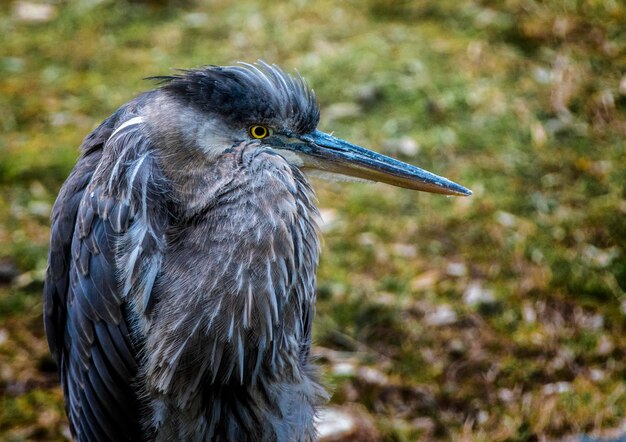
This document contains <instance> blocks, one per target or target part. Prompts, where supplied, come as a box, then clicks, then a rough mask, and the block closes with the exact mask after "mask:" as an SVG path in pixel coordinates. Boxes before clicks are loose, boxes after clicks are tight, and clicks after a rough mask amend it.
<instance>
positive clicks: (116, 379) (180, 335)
mask: <svg viewBox="0 0 626 442" xmlns="http://www.w3.org/2000/svg"><path fill="white" fill-rule="evenodd" d="M158 79H159V80H160V81H162V85H161V86H160V87H159V88H158V89H156V90H153V91H150V92H147V93H145V94H143V95H141V96H139V97H138V98H136V99H135V100H133V101H131V102H130V103H128V104H126V105H124V106H123V107H122V108H120V109H119V110H118V111H117V112H115V113H114V114H113V115H112V116H111V117H109V118H108V119H107V120H105V121H104V122H103V123H102V124H101V125H100V126H99V127H98V128H97V129H96V130H95V131H94V132H93V133H91V134H90V135H89V136H88V137H87V138H86V139H85V141H84V142H83V145H82V148H81V157H80V159H79V160H78V162H77V164H76V166H75V167H74V169H73V171H72V172H71V174H70V176H69V178H68V179H67V181H66V182H65V184H64V185H63V187H62V189H61V191H60V193H59V197H58V199H57V201H56V203H55V206H54V209H53V213H52V231H51V244H50V254H49V267H48V272H47V276H46V283H45V289H44V290H45V299H44V309H45V314H44V319H45V328H46V334H47V337H48V342H49V346H50V349H51V351H52V354H53V356H54V357H55V359H56V361H57V363H58V366H59V372H60V377H61V384H62V386H63V393H64V396H65V401H66V409H67V413H68V417H69V421H70V428H71V431H72V434H73V435H74V437H75V438H76V439H77V440H81V441H100V440H102V441H104V440H111V441H122V440H159V441H171V440H198V441H204V440H219V441H221V440H224V441H226V440H228V441H234V440H237V441H240V440H241V441H246V440H250V441H257V440H258V441H266V440H267V441H299V440H301V441H308V440H314V439H315V429H314V426H313V417H314V415H315V410H316V407H318V406H319V405H320V404H322V403H323V402H324V401H325V399H326V393H325V392H324V390H323V389H322V388H321V386H320V385H319V384H318V382H317V380H316V370H315V368H314V366H313V365H311V363H310V361H309V351H310V346H311V325H312V320H313V315H314V306H315V273H316V269H317V262H318V254H319V242H318V232H317V225H316V220H317V217H318V212H317V209H316V208H315V206H314V202H313V201H314V194H313V191H312V190H311V188H310V186H309V184H308V182H307V179H306V178H305V175H304V174H303V172H306V171H307V170H309V169H322V170H326V171H327V172H329V173H332V174H337V173H347V174H349V175H352V176H355V177H361V178H363V177H364V176H363V174H364V172H363V168H369V169H368V170H370V171H371V172H367V173H371V178H373V179H377V180H381V181H385V182H390V183H391V184H395V185H402V186H405V187H412V188H416V189H419V190H430V191H440V193H453V194H463V193H464V192H467V191H466V189H464V188H462V187H461V186H458V185H456V184H454V183H451V182H449V181H447V180H445V179H444V178H441V177H437V176H435V175H432V174H428V173H427V172H425V171H421V170H420V169H417V168H413V166H408V165H404V164H403V163H399V162H397V161H395V160H391V159H387V158H386V157H382V156H380V155H378V154H375V153H373V152H369V151H365V150H364V149H362V148H359V147H358V146H353V145H349V143H346V142H343V141H342V140H338V139H335V138H332V137H330V136H328V135H326V134H323V133H321V132H319V131H317V130H316V129H315V128H316V126H317V122H318V120H319V111H318V107H317V104H316V103H315V97H314V95H313V93H312V92H311V91H310V90H309V89H308V88H307V86H306V84H305V83H304V82H303V81H302V80H301V79H300V78H299V77H297V78H294V77H292V76H290V75H287V74H285V73H283V72H282V71H281V70H280V69H278V68H276V67H275V66H269V65H266V64H264V63H260V64H259V65H240V66H234V67H208V68H203V69H198V70H192V71H183V72H181V73H180V74H179V75H176V76H172V77H158ZM255 125H261V126H262V127H264V128H267V136H265V137H263V139H261V140H255V139H254V137H252V136H251V129H250V128H251V127H254V126H255ZM324 143H326V144H324ZM342 149H343V150H342ZM359 149H360V150H359ZM324 155H326V157H325V156H324ZM341 155H343V157H341V158H340V159H341V160H342V161H343V160H346V159H347V160H349V161H350V162H356V163H358V162H359V161H360V163H359V164H360V166H359V167H360V168H359V169H358V170H357V169H355V170H356V172H355V171H352V169H350V170H347V169H346V170H343V169H341V167H343V166H341V164H340V163H339V162H338V161H339V160H338V159H337V158H338V156H341ZM324 165H327V166H324ZM340 166H341V167H340ZM350 167H352V166H350ZM416 171H418V172H419V173H418V172H416ZM383 173H386V174H388V175H389V177H390V178H386V176H387V175H383ZM424 174H427V175H424ZM366 177H370V176H369V175H368V176H366ZM433 177H435V178H433ZM414 183H417V184H414ZM454 186H456V187H454ZM433 188H436V189H440V190H433ZM441 189H443V190H441Z"/></svg>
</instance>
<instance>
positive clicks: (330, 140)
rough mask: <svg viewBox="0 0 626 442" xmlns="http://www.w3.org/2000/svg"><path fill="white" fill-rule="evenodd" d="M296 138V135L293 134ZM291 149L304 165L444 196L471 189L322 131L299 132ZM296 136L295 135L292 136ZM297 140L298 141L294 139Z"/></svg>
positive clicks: (466, 191) (285, 146)
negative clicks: (301, 133) (300, 133)
mask: <svg viewBox="0 0 626 442" xmlns="http://www.w3.org/2000/svg"><path fill="white" fill-rule="evenodd" d="M292 137H294V136H292ZM295 137H296V138H297V139H298V140H297V142H293V143H286V144H285V145H284V147H283V146H280V147H278V146H277V148H279V149H281V148H282V149H288V150H291V151H293V152H294V153H296V154H298V157H300V158H301V159H302V160H303V161H304V165H303V167H304V168H313V169H318V170H324V171H328V172H331V173H335V174H340V175H347V176H351V177H356V178H361V179H366V180H371V181H379V182H381V183H387V184H391V185H393V186H398V187H405V188H407V189H413V190H421V191H424V192H432V193H441V194H444V195H462V196H468V195H471V194H472V191H471V190H469V189H466V188H465V187H463V186H460V185H459V184H456V183H454V182H452V181H450V180H448V179H447V178H444V177H440V176H438V175H435V174H433V173H430V172H428V171H426V170H423V169H420V168H419V167H415V166H412V165H410V164H406V163H403V162H402V161H398V160H395V159H393V158H390V157H387V156H385V155H381V154H379V153H376V152H372V151H371V150H368V149H364V148H362V147H359V146H356V145H354V144H351V143H348V142H347V141H344V140H341V139H339V138H336V137H333V136H332V135H328V134H326V133H324V132H321V131H319V130H316V131H313V132H311V133H308V134H306V135H296V136H295ZM292 139H293V138H292ZM294 141H295V140H294Z"/></svg>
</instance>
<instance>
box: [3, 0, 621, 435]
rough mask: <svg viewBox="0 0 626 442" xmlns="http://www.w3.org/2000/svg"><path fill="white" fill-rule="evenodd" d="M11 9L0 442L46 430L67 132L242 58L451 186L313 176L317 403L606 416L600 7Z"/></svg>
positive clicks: (608, 250)
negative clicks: (322, 398) (43, 12)
mask: <svg viewBox="0 0 626 442" xmlns="http://www.w3.org/2000/svg"><path fill="white" fill-rule="evenodd" d="M24 4H25V3H24V2H15V1H14V2H8V3H7V2H5V3H2V5H1V6H0V33H1V35H2V36H3V38H2V44H1V47H0V76H1V79H0V97H1V98H2V106H0V127H1V131H0V264H2V266H1V267H2V268H3V269H4V270H3V272H4V273H3V275H5V282H4V283H3V284H2V285H0V439H2V440H25V439H57V438H61V437H62V434H63V431H64V426H65V425H66V424H65V420H64V419H65V418H64V414H63V407H62V395H61V394H60V390H59V388H58V386H57V382H56V377H55V373H54V366H53V363H52V361H51V360H50V358H49V356H48V353H47V347H46V343H45V339H44V336H43V330H42V320H41V309H42V301H41V289H42V283H43V282H42V281H43V273H44V270H45V266H46V250H47V241H48V233H49V223H48V214H49V210H50V207H51V205H52V203H53V201H54V198H55V195H56V192H57V191H58V188H59V187H60V185H61V183H62V182H63V180H64V178H65V177H66V176H67V174H68V172H69V170H70V169H71V167H72V165H73V163H74V161H75V158H76V156H77V146H78V145H79V144H80V142H81V139H82V138H83V137H84V136H85V135H86V134H87V133H89V131H91V130H92V129H93V128H94V127H95V125H96V124H97V123H98V122H99V121H101V120H102V119H103V118H105V117H106V116H107V115H109V114H110V113H111V112H112V111H114V110H115V109H116V108H117V107H118V106H119V105H121V104H122V103H124V102H125V101H127V100H129V99H130V98H131V97H133V96H134V95H136V94H137V93H138V92H140V91H142V90H145V89H147V88H150V87H151V85H150V83H148V82H146V81H144V80H142V78H143V77H147V76H150V75H158V74H163V73H168V72H170V69H171V68H175V67H193V66H199V65H203V64H231V63H233V62H235V61H237V60H244V61H254V60H256V59H258V58H262V59H264V60H267V61H269V62H275V63H278V64H280V65H281V66H283V67H285V68H287V69H293V68H297V69H298V70H299V71H300V72H301V73H302V74H303V76H305V77H306V78H307V79H308V80H309V82H310V84H311V85H312V86H313V87H314V88H315V90H316V93H317V96H318V99H319V102H320V103H321V106H322V116H323V117H322V123H321V128H322V129H323V130H327V131H333V132H334V133H335V134H337V135H339V136H341V137H342V138H346V139H348V140H351V141H353V142H355V143H359V144H362V145H364V146H368V147H372V148H375V149H376V150H379V151H382V152H384V153H387V154H390V155H393V156H397V157H399V158H401V159H403V160H406V161H409V162H413V163H415V164H418V165H420V166H422V167H424V168H426V169H429V170H432V171H434V172H436V173H439V174H442V175H445V176H447V177H449V178H451V179H453V180H454V181H457V182H459V183H461V184H463V185H465V186H467V187H469V188H471V189H472V190H473V191H474V195H473V196H472V197H471V198H444V197H441V196H436V195H429V194H418V193H414V192H410V191H407V190H402V189H395V188H391V187H388V186H383V185H380V184H376V185H366V184H346V183H330V184H329V183H321V182H316V183H315V184H316V188H317V189H318V196H319V201H320V206H321V208H322V209H323V213H324V215H325V218H326V221H327V222H326V224H325V225H324V236H325V246H324V251H323V257H322V262H321V266H320V271H319V302H318V316H317V319H316V325H315V333H316V343H317V348H316V352H317V354H318V355H319V356H320V360H321V363H322V365H323V368H324V372H325V373H326V382H327V383H328V384H329V385H332V388H333V391H334V396H333V399H332V401H333V402H334V403H337V404H344V403H352V402H356V403H360V404H362V406H363V407H364V409H365V410H367V412H368V413H369V414H371V416H372V418H373V419H374V421H375V423H376V425H377V426H378V428H379V430H380V432H381V434H382V435H383V437H384V438H385V439H386V440H407V441H410V440H415V439H423V440H430V439H444V440H445V439H454V440H458V439H460V438H464V439H466V440H477V441H492V440H537V439H545V438H559V437H562V436H565V435H572V434H578V433H583V432H585V433H602V432H603V431H606V430H608V429H611V428H615V427H617V426H619V425H620V423H621V422H623V421H624V418H625V416H626V385H625V381H626V374H625V373H626V372H625V367H624V357H625V354H626V333H625V332H626V312H625V311H626V294H625V291H626V221H625V219H626V218H625V217H626V186H625V183H626V143H625V142H624V138H625V136H626V27H625V26H624V23H625V22H626V6H624V3H623V2H620V1H617V0H606V1H591V0H588V1H583V0H554V1H546V2H540V1H533V0H507V1H493V0H492V1H489V0H482V1H480V0H463V1H456V0H443V1H440V0H426V1H420V2H412V1H399V2H396V1H387V0H366V1H359V2H357V1H349V2H342V3H340V2H334V1H329V0H320V1H317V2H304V1H293V2H287V3H280V4H278V3H276V2H252V1H242V2H236V3H235V2H229V1H225V0H221V1H220V0H216V1H208V0H195V1H194V0H188V1H187V2H184V3H182V4H181V3H179V2H173V1H172V2H169V3H168V2H157V1H153V2H150V1H145V2H128V1H113V0H77V1H64V0H57V1H50V2H46V4H48V5H50V8H51V9H49V10H48V11H49V12H50V13H51V15H50V16H49V17H47V18H45V19H44V20H42V21H32V20H29V19H28V14H26V16H24V13H23V9H22V12H20V8H22V7H23V6H24ZM31 18H32V16H31ZM398 147H400V148H398ZM13 273H15V274H16V275H18V276H17V277H16V278H12V275H11V274H13ZM9 280H10V282H7V281H9Z"/></svg>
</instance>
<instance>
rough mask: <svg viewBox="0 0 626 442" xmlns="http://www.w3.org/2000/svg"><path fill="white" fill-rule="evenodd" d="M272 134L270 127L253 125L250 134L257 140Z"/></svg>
mask: <svg viewBox="0 0 626 442" xmlns="http://www.w3.org/2000/svg"><path fill="white" fill-rule="evenodd" d="M270 135H272V129H270V128H269V127H265V126H252V127H251V128H250V136H252V138H256V139H257V140H260V139H262V138H266V137H269V136H270Z"/></svg>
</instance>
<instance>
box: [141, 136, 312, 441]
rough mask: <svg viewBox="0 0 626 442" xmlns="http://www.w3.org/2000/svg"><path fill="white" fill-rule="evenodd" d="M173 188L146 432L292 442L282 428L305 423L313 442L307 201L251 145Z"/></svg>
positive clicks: (306, 192)
mask: <svg viewBox="0 0 626 442" xmlns="http://www.w3.org/2000/svg"><path fill="white" fill-rule="evenodd" d="M178 179H179V181H177V187H178V190H177V191H178V195H176V197H177V198H178V201H177V203H176V204H177V205H179V206H184V208H181V209H179V213H180V214H181V215H180V218H179V220H178V224H177V225H175V226H173V227H172V229H171V232H170V240H169V249H168V253H167V254H166V256H165V257H164V261H163V264H162V272H161V274H162V275H163V276H162V277H161V279H160V280H159V282H158V284H157V292H158V293H157V296H158V303H157V305H156V306H155V309H154V317H153V321H152V325H151V330H150V333H148V337H147V339H146V349H145V350H146V351H145V355H146V359H145V361H144V364H143V366H144V369H143V376H144V378H145V380H146V385H147V390H148V391H147V392H146V394H147V395H148V396H149V397H150V398H151V405H152V409H153V411H154V413H153V415H152V417H151V421H150V422H148V423H147V424H148V426H151V427H153V428H156V429H157V432H158V433H159V434H163V435H165V436H171V437H174V438H180V437H181V434H180V431H183V429H185V430H184V431H187V429H189V428H192V429H193V428H195V429H196V430H197V431H204V432H205V434H206V435H207V436H208V435H211V434H213V435H215V434H221V435H223V436H224V437H225V438H226V439H229V440H239V439H240V438H239V437H238V436H241V435H245V434H247V433H246V432H247V431H248V430H251V429H254V428H261V429H262V430H258V431H262V433H264V434H265V435H268V436H281V435H282V436H284V437H279V440H295V439H296V438H298V437H296V434H295V433H291V431H292V430H293V431H295V428H291V427H290V424H285V422H291V423H294V425H295V423H296V422H306V423H307V431H310V434H311V437H312V435H313V427H312V423H313V422H312V419H313V414H314V409H315V406H316V405H317V404H319V403H320V402H321V400H322V398H323V390H322V389H321V387H320V386H319V385H318V384H317V382H316V380H315V376H314V372H315V370H314V368H313V367H312V366H311V365H310V364H309V360H308V358H309V349H310V345H311V322H312V319H313V312H314V302H315V273H316V269H317V260H318V253H319V243H318V238H317V227H316V217H317V210H316V208H315V207H314V205H313V193H312V190H311V189H310V187H309V186H308V184H307V182H306V180H305V178H304V177H303V175H302V174H301V173H300V172H299V171H298V170H297V169H294V168H293V167H292V166H290V165H289V164H288V163H287V162H286V161H285V160H284V159H283V158H282V157H280V156H278V155H276V154H274V153H273V152H272V151H270V150H265V149H263V148H261V147H260V146H259V145H258V144H253V145H242V146H238V147H236V148H233V149H231V150H229V151H228V152H226V153H225V154H224V156H223V157H222V158H221V159H220V161H218V162H216V163H215V164H213V165H212V167H211V170H209V171H206V172H205V174H199V173H195V172H193V171H185V173H184V174H182V176H181V177H179V178H178ZM191 189H196V190H195V193H194V192H191ZM185 203H186V204H185ZM189 420H191V422H184V423H183V422H182V421H189ZM300 431H302V430H301V429H300ZM281 432H282V433H281ZM279 433H281V434H279ZM182 436H185V435H182ZM269 438H272V437H269Z"/></svg>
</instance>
